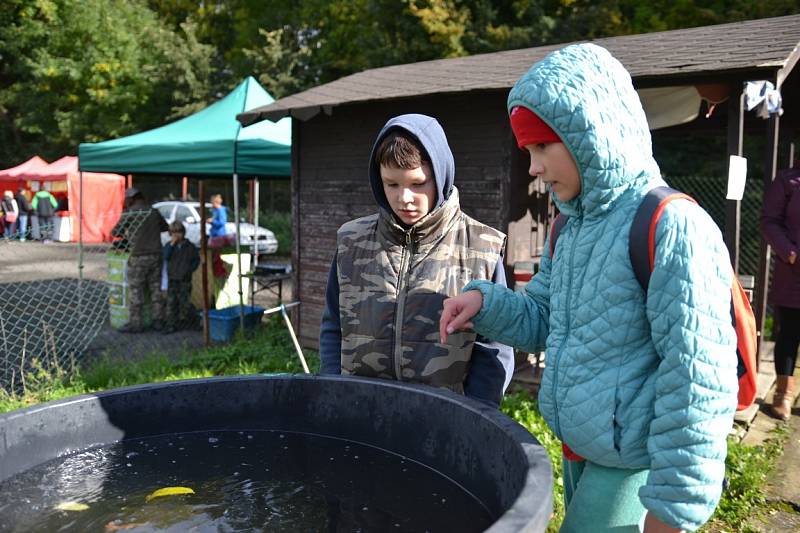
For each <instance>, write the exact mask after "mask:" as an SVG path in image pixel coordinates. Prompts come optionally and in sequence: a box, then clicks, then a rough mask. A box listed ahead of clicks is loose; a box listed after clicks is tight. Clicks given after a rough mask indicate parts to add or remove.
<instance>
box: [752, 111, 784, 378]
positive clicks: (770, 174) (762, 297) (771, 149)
mask: <svg viewBox="0 0 800 533" xmlns="http://www.w3.org/2000/svg"><path fill="white" fill-rule="evenodd" d="M779 136H780V118H779V117H778V114H777V113H773V114H771V115H770V116H769V120H768V121H767V146H766V152H765V154H764V193H766V192H767V189H768V188H769V186H770V185H772V180H773V179H775V173H776V171H777V167H778V139H779ZM769 256H770V248H769V244H767V241H766V239H764V235H763V234H762V235H761V246H760V248H759V254H758V272H757V273H756V286H755V294H754V295H753V298H754V302H753V303H754V305H753V311H754V312H755V315H756V329H757V330H758V355H759V357H758V362H759V363H760V362H761V347H762V345H763V341H764V337H763V335H762V332H763V331H764V320H765V319H766V312H767V290H768V288H769Z"/></svg>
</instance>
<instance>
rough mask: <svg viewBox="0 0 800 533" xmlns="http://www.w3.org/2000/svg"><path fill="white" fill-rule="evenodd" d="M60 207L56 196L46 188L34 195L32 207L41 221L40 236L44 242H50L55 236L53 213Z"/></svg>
mask: <svg viewBox="0 0 800 533" xmlns="http://www.w3.org/2000/svg"><path fill="white" fill-rule="evenodd" d="M56 207H58V202H57V201H56V199H55V197H53V195H52V194H50V191H46V190H44V189H42V190H40V191H39V192H37V193H36V194H34V195H33V201H31V209H32V210H33V212H34V213H36V218H37V219H38V221H39V237H40V239H41V240H42V242H50V241H51V240H52V237H53V215H54V214H55V212H56Z"/></svg>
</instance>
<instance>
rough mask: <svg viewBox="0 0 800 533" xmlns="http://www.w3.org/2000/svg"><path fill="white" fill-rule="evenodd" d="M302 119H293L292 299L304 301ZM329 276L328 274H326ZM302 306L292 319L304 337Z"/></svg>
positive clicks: (296, 309)
mask: <svg viewBox="0 0 800 533" xmlns="http://www.w3.org/2000/svg"><path fill="white" fill-rule="evenodd" d="M301 142H302V139H301V135H300V121H299V120H298V119H292V176H291V178H290V179H291V183H290V185H291V198H292V266H293V268H292V283H293V286H292V292H293V293H292V300H294V301H297V302H302V297H303V293H302V290H301V287H300V276H301V274H302V273H301V272H300V270H301V268H302V266H301V263H300V262H301V259H302V257H301V254H300V250H301V248H300V146H301ZM326 276H327V274H326ZM300 307H301V306H299V305H298V306H297V307H296V308H295V309H294V312H293V313H292V319H293V322H294V323H295V324H297V325H298V328H297V332H298V334H299V335H300V338H302V337H303V328H302V316H301V310H300Z"/></svg>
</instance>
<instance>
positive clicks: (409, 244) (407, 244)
mask: <svg viewBox="0 0 800 533" xmlns="http://www.w3.org/2000/svg"><path fill="white" fill-rule="evenodd" d="M412 231H413V230H412ZM406 246H411V231H408V232H406Z"/></svg>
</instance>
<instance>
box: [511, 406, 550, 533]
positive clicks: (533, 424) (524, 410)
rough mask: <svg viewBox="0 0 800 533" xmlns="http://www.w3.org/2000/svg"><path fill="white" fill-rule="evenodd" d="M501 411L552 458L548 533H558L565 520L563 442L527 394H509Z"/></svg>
mask: <svg viewBox="0 0 800 533" xmlns="http://www.w3.org/2000/svg"><path fill="white" fill-rule="evenodd" d="M500 409H501V410H502V411H503V413H505V414H506V415H508V416H509V417H511V418H513V419H514V420H516V421H517V422H519V423H520V424H521V425H522V426H524V427H525V429H527V430H528V431H530V432H531V434H533V435H534V436H535V437H536V439H537V440H538V441H539V444H541V445H542V446H543V447H544V448H545V450H547V455H548V456H550V463H551V464H552V465H553V516H552V518H551V519H550V523H549V524H548V526H547V531H548V533H556V532H557V531H558V528H559V527H561V522H562V520H564V478H563V475H562V466H561V441H559V440H558V439H557V438H556V436H555V435H554V434H553V432H552V431H550V428H548V427H547V424H546V423H545V421H544V418H542V415H540V414H539V408H538V405H537V402H536V400H534V399H533V398H531V397H530V396H529V395H528V393H526V392H516V393H512V394H507V395H506V397H505V398H504V399H503V405H502V406H501V407H500Z"/></svg>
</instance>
